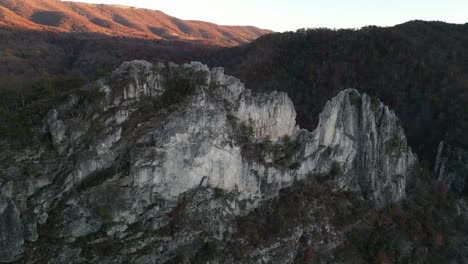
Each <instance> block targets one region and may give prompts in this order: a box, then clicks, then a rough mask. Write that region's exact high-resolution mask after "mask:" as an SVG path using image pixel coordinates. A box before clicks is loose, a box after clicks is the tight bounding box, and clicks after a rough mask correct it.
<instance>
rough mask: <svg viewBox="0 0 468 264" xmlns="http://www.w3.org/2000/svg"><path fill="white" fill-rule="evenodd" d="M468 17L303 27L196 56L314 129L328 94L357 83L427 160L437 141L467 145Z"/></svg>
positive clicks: (432, 152)
mask: <svg viewBox="0 0 468 264" xmlns="http://www.w3.org/2000/svg"><path fill="white" fill-rule="evenodd" d="M467 47H468V24H464V25H457V24H447V23H442V22H425V21H410V22H407V23H404V24H401V25H397V26H394V27H388V28H381V27H375V26H371V27H365V28H361V29H359V30H329V29H309V30H298V31H297V32H287V33H275V34H270V35H266V36H263V37H261V38H259V39H258V40H256V41H254V42H252V43H251V44H249V45H247V46H245V47H238V48H232V49H225V50H222V51H220V52H218V53H216V54H215V55H211V56H210V57H209V58H206V59H204V60H202V61H204V62H207V63H209V64H212V65H222V66H224V67H225V68H226V71H227V72H228V73H230V74H233V75H235V76H239V77H240V78H241V79H242V80H243V81H245V82H246V85H248V86H249V87H252V89H254V90H256V91H257V92H258V91H271V90H280V91H284V92H286V93H288V95H289V96H290V97H291V99H292V100H293V102H294V104H295V106H296V109H297V112H298V122H299V124H301V125H302V126H304V127H306V128H309V129H312V128H314V127H315V126H316V125H317V122H318V119H317V114H318V113H319V112H320V111H321V109H322V108H323V106H324V105H325V102H326V100H327V98H330V97H331V96H332V95H334V94H336V93H337V92H338V91H340V90H343V89H346V88H350V87H353V88H356V89H359V90H360V91H363V92H366V93H368V94H370V95H373V96H376V97H378V98H380V99H381V100H382V101H383V102H384V103H386V104H388V105H389V106H391V107H392V108H393V109H395V111H396V113H397V114H398V116H399V117H400V118H401V120H402V123H403V127H404V128H405V130H406V132H407V136H408V140H409V143H410V145H412V146H413V148H414V150H415V151H416V152H417V153H418V155H419V157H420V158H422V160H425V161H428V162H430V163H432V162H433V161H434V160H435V158H436V153H437V147H438V145H439V142H440V141H441V140H442V139H444V137H445V136H446V135H447V133H448V140H449V141H454V142H456V144H458V145H461V146H464V148H467V147H468V137H467V136H466V135H467V133H466V131H467V129H468V121H467V120H468V108H467V106H468V63H467V62H468V48H467Z"/></svg>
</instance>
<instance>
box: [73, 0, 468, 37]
mask: <svg viewBox="0 0 468 264" xmlns="http://www.w3.org/2000/svg"><path fill="white" fill-rule="evenodd" d="M73 1H77V0H73ZM79 2H88V3H105V4H121V5H129V6H136V7H144V8H150V9H156V10H160V11H163V12H165V13H166V14H169V15H172V16H175V17H178V18H181V19H193V20H203V21H209V22H214V23H217V24H222V25H254V26H257V27H261V28H267V29H272V30H275V31H285V30H296V29H298V28H307V27H328V28H360V27H362V26H366V25H378V26H393V25H395V24H400V23H403V22H406V21H408V20H414V19H422V20H440V21H446V22H451V23H467V22H468V0H229V1H225V0H224V1H222V0H131V1H130V0H79Z"/></svg>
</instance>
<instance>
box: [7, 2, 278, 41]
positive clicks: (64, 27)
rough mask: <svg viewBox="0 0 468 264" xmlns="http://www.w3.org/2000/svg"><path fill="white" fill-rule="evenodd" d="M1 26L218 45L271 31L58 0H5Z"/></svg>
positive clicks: (117, 7) (16, 28)
mask: <svg viewBox="0 0 468 264" xmlns="http://www.w3.org/2000/svg"><path fill="white" fill-rule="evenodd" d="M0 28H3V29H11V30H17V31H25V30H28V31H51V32H60V33H65V32H67V33H69V32H74V33H94V34H102V35H106V36H124V37H128V38H142V39H154V40H178V41H189V42H198V43H203V44H205V45H216V46H236V45H239V44H245V43H248V42H250V41H252V40H254V39H256V38H257V37H259V36H261V35H263V34H266V33H270V32H271V31H269V30H263V29H259V28H256V27H251V26H220V25H216V24H213V23H208V22H202V21H188V20H181V19H178V18H175V17H172V16H169V15H166V14H164V13H163V12H160V11H155V10H149V9H140V8H132V7H123V6H116V5H93V4H85V3H77V2H62V1H58V0H1V1H0Z"/></svg>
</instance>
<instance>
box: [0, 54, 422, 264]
mask: <svg viewBox="0 0 468 264" xmlns="http://www.w3.org/2000/svg"><path fill="white" fill-rule="evenodd" d="M295 117H296V113H295V110H294V106H293V104H292V102H291V100H290V99H289V98H288V97H287V96H286V94H284V93H278V92H273V93H271V94H259V95H252V94H251V92H250V90H248V89H245V87H244V85H243V84H242V83H241V81H240V80H238V79H236V78H234V77H231V76H227V75H224V72H223V69H222V68H214V69H212V70H210V69H208V67H206V66H205V65H202V64H200V63H197V62H192V63H190V64H184V65H181V66H178V65H175V64H171V63H170V64H167V65H165V64H162V63H161V64H155V65H153V64H151V63H149V62H145V61H132V62H126V63H124V64H122V65H121V66H120V67H119V68H118V69H116V70H115V71H114V72H113V73H112V75H111V76H110V77H109V78H108V79H101V80H98V81H96V82H95V83H93V84H92V85H88V86H86V87H83V89H81V90H80V91H78V92H76V93H73V94H70V95H68V97H67V98H66V100H63V101H62V103H61V104H60V105H56V106H55V107H54V108H53V109H50V111H49V112H48V114H47V115H46V116H45V117H44V119H43V122H42V124H41V126H40V127H37V129H36V131H37V134H38V135H39V136H38V138H42V141H37V142H36V143H35V144H32V145H30V146H28V147H27V148H25V149H20V150H16V149H13V148H7V150H6V151H5V153H4V154H3V155H2V156H1V157H0V158H1V167H0V172H1V175H2V176H1V177H0V186H1V196H0V238H1V239H0V246H1V247H0V261H13V260H16V259H21V261H25V262H31V261H32V260H33V259H43V258H46V259H50V263H64V262H70V263H81V262H91V263H124V262H129V261H130V262H136V263H165V262H167V261H169V260H171V259H172V258H173V256H174V254H175V253H174V252H178V251H179V250H181V249H182V248H186V247H189V245H195V244H197V243H198V242H200V241H205V242H206V241H207V240H210V239H217V240H222V239H229V238H230V237H232V235H233V233H234V232H235V230H236V227H235V218H236V217H237V216H239V215H244V214H246V213H247V212H249V211H251V210H252V209H253V208H255V207H257V206H258V205H259V204H261V203H263V202H264V201H267V200H269V199H272V198H274V197H275V196H276V195H277V194H278V191H279V190H280V189H282V188H285V187H288V186H291V185H294V184H295V183H297V182H300V181H304V180H310V179H315V178H317V179H318V178H320V179H323V178H326V181H327V182H329V184H330V186H332V189H333V190H334V191H335V192H341V191H348V190H349V191H352V192H355V193H356V194H358V195H362V196H363V197H364V198H367V199H368V200H369V201H371V202H372V203H373V204H374V205H375V206H377V207H379V206H382V205H384V204H386V203H388V202H397V201H399V200H401V199H402V198H404V196H405V186H406V180H407V177H408V176H409V174H410V172H411V168H412V165H413V164H414V163H415V161H416V157H415V155H414V154H413V153H412V152H411V149H410V148H409V147H408V145H407V143H406V139H405V135H404V132H403V129H402V128H401V125H400V124H399V121H398V119H397V118H396V116H395V114H394V113H393V112H392V111H391V110H389V109H388V107H386V106H384V105H383V104H382V103H381V102H379V101H378V100H375V99H372V98H370V97H369V96H367V95H365V94H363V95H361V94H359V93H358V92H357V91H356V90H352V89H349V90H345V91H342V92H341V93H340V94H338V95H337V97H335V98H333V99H332V100H331V101H329V102H328V103H327V105H326V106H325V109H324V111H323V112H322V114H321V115H320V124H319V126H318V128H317V129H316V130H314V131H313V132H309V131H306V130H303V129H302V130H301V129H299V128H298V126H297V125H296V123H295ZM32 168H34V170H31V169H32ZM182 205H183V209H181V206H182ZM182 212H183V214H186V216H187V217H188V218H189V219H192V220H193V222H191V223H186V224H185V225H182V224H181V225H178V226H177V228H175V227H174V223H177V221H176V219H185V218H178V216H179V215H180V214H182ZM208 214H210V215H211V216H212V217H206V216H207V215H208ZM4 226H9V227H10V228H3V227H4ZM328 231H330V230H328ZM168 232H169V233H168ZM330 232H331V231H330ZM333 232H334V231H333ZM337 232H338V231H337ZM168 237H170V239H169V238H168ZM336 237H337V240H334V242H333V243H332V244H333V245H334V247H336V246H337V245H339V244H340V240H339V239H338V238H339V236H338V235H336ZM25 241H29V242H30V243H27V244H26V243H25ZM197 241H198V242H197ZM83 243H85V244H83ZM106 243H107V244H106ZM108 243H111V244H112V245H113V248H114V249H119V254H118V255H106V254H101V253H102V252H100V251H99V250H102V248H104V249H105V245H108ZM122 245H126V246H125V247H122ZM151 245H153V246H151ZM155 245H156V246H155ZM46 247H47V248H49V249H50V250H49V251H48V252H49V253H44V252H43V251H44V248H46ZM189 248H190V250H199V249H200V248H198V249H197V247H193V246H190V247H189ZM187 250H188V252H190V250H189V249H187ZM44 254H45V255H44Z"/></svg>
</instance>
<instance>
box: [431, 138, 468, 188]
mask: <svg viewBox="0 0 468 264" xmlns="http://www.w3.org/2000/svg"><path fill="white" fill-rule="evenodd" d="M434 175H435V177H436V178H437V180H439V181H442V182H445V183H446V184H447V185H448V186H449V188H450V189H452V190H454V191H456V192H458V193H460V194H463V193H468V151H467V150H465V149H463V148H461V147H457V146H454V145H453V144H450V143H446V142H445V141H441V142H440V144H439V149H438V152H437V158H436V163H435V166H434Z"/></svg>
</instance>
